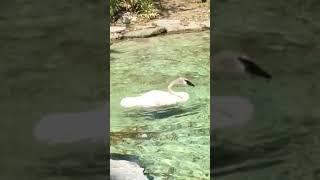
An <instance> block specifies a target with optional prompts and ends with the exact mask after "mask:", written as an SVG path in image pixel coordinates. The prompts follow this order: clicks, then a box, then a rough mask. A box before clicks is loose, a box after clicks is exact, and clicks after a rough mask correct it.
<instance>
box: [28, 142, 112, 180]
mask: <svg viewBox="0 0 320 180" xmlns="http://www.w3.org/2000/svg"><path fill="white" fill-rule="evenodd" d="M89 146H90V145H89ZM90 147H91V148H92V149H95V148H94V147H93V146H90ZM99 147H100V148H99V149H100V150H97V149H95V150H83V151H82V152H80V151H81V150H80V151H79V149H78V148H79V147H77V150H78V151H72V150H67V149H65V151H67V152H63V151H61V152H60V150H59V151H57V152H52V153H53V155H51V154H50V155H49V154H46V155H41V156H40V157H39V160H40V161H39V162H36V163H34V164H33V165H30V166H29V167H27V168H26V169H27V170H29V171H31V172H36V174H37V176H39V177H43V178H46V177H61V176H68V177H78V178H82V177H88V178H89V179H96V178H98V179H101V177H105V176H106V166H107V162H106V161H105V158H106V155H105V152H106V151H105V150H104V149H102V148H104V147H103V146H99ZM83 149H86V148H83ZM88 154H89V155H88Z"/></svg>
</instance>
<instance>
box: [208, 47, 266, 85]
mask: <svg viewBox="0 0 320 180" xmlns="http://www.w3.org/2000/svg"><path fill="white" fill-rule="evenodd" d="M213 73H214V75H217V76H220V75H221V77H223V79H225V78H227V77H230V76H231V77H242V76H244V75H254V76H258V77H263V78H265V79H268V80H270V79H272V76H271V74H269V73H268V72H267V71H265V70H263V69H262V68H261V67H259V66H258V65H257V64H256V63H255V62H254V61H253V59H252V58H250V57H248V56H246V55H243V54H241V53H237V52H232V51H222V52H219V53H217V54H216V55H214V57H213ZM222 74H223V75H222Z"/></svg>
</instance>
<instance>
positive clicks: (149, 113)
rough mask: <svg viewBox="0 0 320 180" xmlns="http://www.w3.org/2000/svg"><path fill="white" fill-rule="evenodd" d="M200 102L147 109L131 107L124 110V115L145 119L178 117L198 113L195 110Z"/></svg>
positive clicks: (199, 105)
mask: <svg viewBox="0 0 320 180" xmlns="http://www.w3.org/2000/svg"><path fill="white" fill-rule="evenodd" d="M200 107H201V104H192V105H188V106H183V105H178V106H167V107H162V108H149V109H131V110H126V111H125V112H124V117H127V118H134V119H135V118H144V119H145V120H160V119H166V118H180V117H184V116H190V115H194V114H198V113H199V111H197V110H198V109H199V108H200Z"/></svg>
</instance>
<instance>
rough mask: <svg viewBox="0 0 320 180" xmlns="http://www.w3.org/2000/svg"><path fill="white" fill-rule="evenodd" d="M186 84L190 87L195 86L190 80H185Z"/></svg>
mask: <svg viewBox="0 0 320 180" xmlns="http://www.w3.org/2000/svg"><path fill="white" fill-rule="evenodd" d="M185 81H186V82H187V84H188V85H189V86H193V87H194V86H195V85H194V84H192V82H190V81H189V80H185Z"/></svg>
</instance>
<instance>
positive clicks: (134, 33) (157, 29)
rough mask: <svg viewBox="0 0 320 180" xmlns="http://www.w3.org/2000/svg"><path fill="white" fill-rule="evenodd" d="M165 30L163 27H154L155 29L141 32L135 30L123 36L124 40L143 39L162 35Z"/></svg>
mask: <svg viewBox="0 0 320 180" xmlns="http://www.w3.org/2000/svg"><path fill="white" fill-rule="evenodd" d="M166 32H167V31H166V29H165V28H163V27H155V28H147V29H141V30H135V31H131V32H128V33H126V34H124V37H126V38H144V37H151V36H156V35H159V34H162V33H166Z"/></svg>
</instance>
